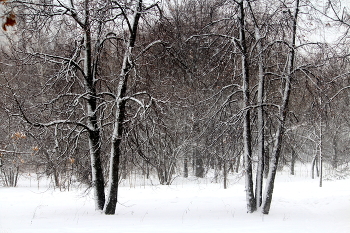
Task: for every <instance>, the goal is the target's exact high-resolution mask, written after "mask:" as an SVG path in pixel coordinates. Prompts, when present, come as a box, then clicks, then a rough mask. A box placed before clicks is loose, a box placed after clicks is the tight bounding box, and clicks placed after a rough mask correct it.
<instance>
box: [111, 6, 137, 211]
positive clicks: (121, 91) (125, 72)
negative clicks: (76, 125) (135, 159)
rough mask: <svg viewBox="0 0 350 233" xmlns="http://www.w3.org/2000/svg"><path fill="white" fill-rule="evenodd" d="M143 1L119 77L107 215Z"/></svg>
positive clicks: (115, 196)
mask: <svg viewBox="0 0 350 233" xmlns="http://www.w3.org/2000/svg"><path fill="white" fill-rule="evenodd" d="M141 11H142V0H139V1H138V3H137V6H136V11H135V14H134V17H133V22H132V25H130V28H129V31H130V37H129V41H128V44H127V47H126V51H125V54H124V59H123V64H122V70H121V73H120V75H119V83H118V89H117V95H116V97H117V99H116V111H115V120H114V127H113V134H112V147H111V154H110V161H109V179H108V191H107V199H106V203H105V206H104V213H105V214H108V215H110V214H115V209H116V205H117V202H118V181H119V178H118V173H119V160H120V156H121V150H120V145H121V142H122V136H123V122H124V119H125V99H123V98H124V97H125V94H126V88H127V81H128V78H129V73H130V71H131V69H132V64H131V60H132V57H131V55H132V50H133V48H134V46H135V41H136V35H137V28H138V23H139V20H140V17H141V13H142V12H141Z"/></svg>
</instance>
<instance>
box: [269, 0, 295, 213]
mask: <svg viewBox="0 0 350 233" xmlns="http://www.w3.org/2000/svg"><path fill="white" fill-rule="evenodd" d="M299 2H300V0H296V2H295V7H294V15H293V19H292V20H293V28H292V35H291V36H292V40H291V45H290V52H289V56H288V64H287V73H286V74H285V76H284V81H285V85H284V89H283V95H282V104H281V106H280V108H279V125H278V127H277V131H276V134H275V144H274V147H273V151H272V158H271V162H270V169H269V174H268V177H267V181H266V187H265V191H264V198H263V202H262V213H263V214H268V213H269V211H270V206H271V201H272V194H273V189H274V183H275V177H276V172H277V165H278V161H279V158H280V155H281V147H282V137H283V134H284V128H285V122H286V117H287V111H288V103H289V97H290V91H291V80H292V77H293V75H294V74H293V71H294V59H295V47H296V46H295V41H296V30H297V18H298V13H299Z"/></svg>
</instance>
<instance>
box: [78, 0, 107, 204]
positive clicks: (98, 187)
mask: <svg viewBox="0 0 350 233" xmlns="http://www.w3.org/2000/svg"><path fill="white" fill-rule="evenodd" d="M89 12H90V9H89V0H85V22H84V24H83V26H82V27H83V30H84V48H85V51H84V52H85V54H84V79H85V89H86V90H85V91H86V92H87V93H88V96H87V104H86V105H87V110H88V126H89V132H88V133H89V135H88V136H89V148H90V160H91V161H90V162H91V171H92V187H93V190H94V195H95V208H96V209H97V210H102V209H103V206H104V203H105V192H104V177H103V171H102V163H101V141H100V140H101V136H100V129H99V126H98V123H97V115H96V114H97V113H96V106H97V98H96V97H97V94H96V89H95V85H96V84H95V80H94V77H93V72H92V67H93V64H92V49H91V31H90V27H91V25H90V13H89Z"/></svg>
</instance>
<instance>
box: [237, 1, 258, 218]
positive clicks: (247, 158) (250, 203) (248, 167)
mask: <svg viewBox="0 0 350 233" xmlns="http://www.w3.org/2000/svg"><path fill="white" fill-rule="evenodd" d="M238 6H239V31H240V33H239V40H240V47H241V60H242V82H243V85H242V86H243V87H242V89H243V104H244V105H243V107H244V113H243V144H244V166H245V189H246V200H247V211H248V212H249V213H252V212H254V211H255V210H256V202H255V197H254V187H253V169H252V148H251V144H252V136H251V129H250V109H249V107H250V96H249V95H250V94H249V78H250V77H249V64H248V51H247V45H246V36H245V12H244V0H241V1H240V2H238Z"/></svg>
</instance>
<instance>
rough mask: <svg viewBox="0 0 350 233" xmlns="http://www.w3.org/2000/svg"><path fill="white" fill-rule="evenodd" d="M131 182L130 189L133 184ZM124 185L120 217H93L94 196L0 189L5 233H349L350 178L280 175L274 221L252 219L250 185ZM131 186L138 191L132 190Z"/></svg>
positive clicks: (0, 225)
mask: <svg viewBox="0 0 350 233" xmlns="http://www.w3.org/2000/svg"><path fill="white" fill-rule="evenodd" d="M131 184H132V183H131ZM131 184H130V182H129V183H128V184H126V183H125V184H123V185H122V186H123V187H121V188H120V192H119V202H120V203H119V204H118V207H117V213H116V215H114V216H105V215H103V214H101V213H99V212H96V211H94V204H93V203H94V202H93V200H92V199H91V198H92V195H91V194H88V195H86V194H84V192H83V190H77V189H75V190H71V191H69V192H60V191H59V190H53V189H52V188H47V186H45V185H41V187H40V188H39V189H38V187H37V184H36V182H35V181H32V182H31V184H30V183H29V182H28V180H27V181H22V182H21V183H20V185H19V187H17V188H5V187H0V233H17V232H23V233H30V232H33V233H34V232H35V233H51V232H67V233H77V232H81V233H89V232H91V233H92V232H93V233H98V232H103V233H116V232H117V233H124V232H152V233H154V232H162V233H165V232H179V233H184V232H200V233H204V232H210V233H213V232H220V233H224V232H239V233H244V232H254V233H265V232H268V233H273V232H276V233H277V232H278V233H281V232H283V233H288V232H290V233H304V232H316V233H322V232H324V233H330V232H332V233H349V232H350V180H349V179H346V180H333V181H324V182H323V187H322V188H320V187H318V180H311V179H310V178H306V177H304V176H300V175H299V176H298V175H296V176H289V175H287V174H286V173H283V174H279V176H278V178H277V182H276V185H275V192H274V197H273V202H272V207H271V211H270V214H269V215H262V214H260V213H259V212H256V213H254V214H247V213H246V203H245V193H244V185H243V184H242V182H241V181H240V182H237V183H235V182H234V179H231V183H230V185H229V188H228V189H226V190H225V189H223V187H222V184H215V183H211V182H210V180H208V179H206V180H198V179H180V178H179V179H177V180H175V182H174V184H173V185H171V186H160V185H142V184H140V183H139V184H137V185H135V184H134V185H131ZM131 186H132V187H131Z"/></svg>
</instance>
